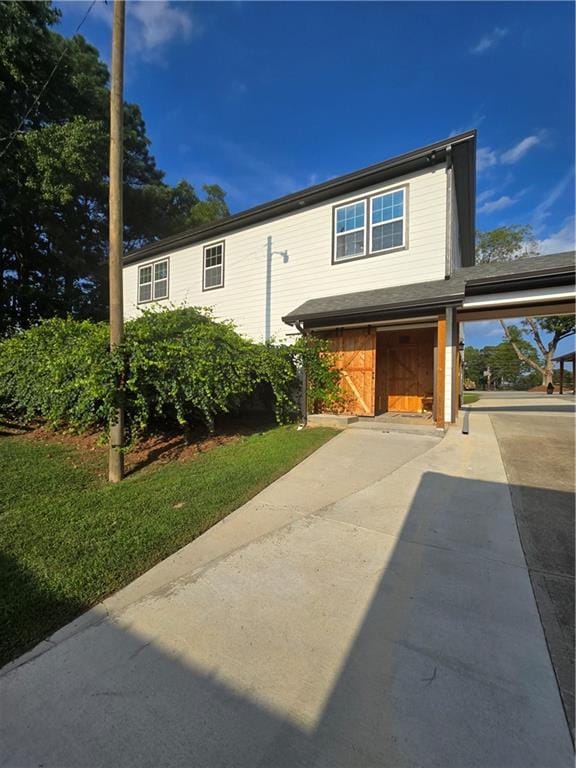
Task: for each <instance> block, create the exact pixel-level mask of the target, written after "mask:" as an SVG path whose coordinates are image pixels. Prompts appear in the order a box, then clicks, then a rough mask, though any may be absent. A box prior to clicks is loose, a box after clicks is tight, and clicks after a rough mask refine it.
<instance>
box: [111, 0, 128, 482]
mask: <svg viewBox="0 0 576 768" xmlns="http://www.w3.org/2000/svg"><path fill="white" fill-rule="evenodd" d="M125 14H126V8H125V3H124V0H114V20H113V26H112V84H111V88H110V174H109V175H110V193H109V207H108V221H109V251H108V278H109V296H110V349H111V350H113V349H114V348H115V347H117V346H118V345H119V344H121V343H122V339H123V336H124V310H123V299H122V250H123V211H122V161H123V117H124V95H123V85H124V19H125ZM117 386H118V385H117ZM116 395H117V396H118V407H117V409H116V411H115V412H114V413H113V414H112V417H111V419H110V444H109V453H108V480H109V481H110V482H111V483H117V482H119V481H120V480H122V477H123V476H124V453H123V451H122V448H123V447H124V403H123V402H122V393H121V392H120V391H119V389H117V391H116Z"/></svg>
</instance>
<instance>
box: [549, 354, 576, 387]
mask: <svg viewBox="0 0 576 768" xmlns="http://www.w3.org/2000/svg"><path fill="white" fill-rule="evenodd" d="M554 362H555V363H560V394H561V395H563V394H564V366H565V365H566V363H572V394H573V395H574V394H576V381H575V379H574V374H575V371H574V363H575V362H576V352H567V353H566V354H565V355H558V357H555V358H554Z"/></svg>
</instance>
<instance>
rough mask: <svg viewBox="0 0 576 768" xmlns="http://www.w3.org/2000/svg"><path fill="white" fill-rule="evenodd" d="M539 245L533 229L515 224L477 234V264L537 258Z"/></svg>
mask: <svg viewBox="0 0 576 768" xmlns="http://www.w3.org/2000/svg"><path fill="white" fill-rule="evenodd" d="M537 255H538V244H537V242H536V239H535V237H534V233H533V231H532V227H531V226H529V225H526V224H515V225H513V226H510V227H498V229H492V230H490V231H487V232H480V231H478V232H477V233H476V263H477V264H487V263H489V262H493V261H514V260H515V259H520V258H523V257H525V256H537Z"/></svg>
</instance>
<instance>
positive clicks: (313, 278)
mask: <svg viewBox="0 0 576 768" xmlns="http://www.w3.org/2000/svg"><path fill="white" fill-rule="evenodd" d="M400 186H406V187H407V188H408V189H409V192H407V197H406V199H407V201H408V200H409V216H405V230H406V231H405V246H404V248H402V249H396V250H394V249H393V250H391V251H389V252H387V253H386V256H385V258H379V257H374V258H359V259H350V260H344V261H342V262H338V263H334V250H335V247H336V246H335V242H334V240H335V235H336V233H335V224H334V220H335V216H334V207H335V206H336V207H341V206H346V205H349V204H352V203H354V202H357V201H358V199H359V198H366V199H367V198H368V197H370V196H376V197H377V196H380V195H383V194H386V193H388V192H391V191H393V190H396V189H398V188H399V187H400ZM446 199H447V195H446V167H445V165H437V166H434V167H432V168H429V169H427V170H425V171H419V172H416V173H411V174H406V175H405V176H402V177H398V178H396V179H393V180H391V181H390V183H389V184H382V183H381V184H379V185H377V186H375V185H373V186H371V187H369V188H366V189H365V190H362V191H361V192H360V193H359V192H355V193H354V194H352V195H341V196H339V197H336V198H334V199H332V200H329V201H326V202H323V203H320V204H319V205H314V206H307V207H303V208H302V209H300V210H295V211H294V212H293V213H291V214H287V215H284V216H280V217H278V218H276V219H271V220H269V221H264V222H262V223H260V224H257V225H254V226H251V227H247V228H245V229H238V230H236V231H232V232H229V233H227V234H226V243H225V245H226V247H225V265H224V266H225V276H224V277H225V280H224V285H223V287H222V288H220V289H219V290H215V291H210V292H204V291H203V290H202V288H203V251H204V247H205V246H207V245H211V244H212V243H214V240H213V239H212V240H208V239H207V240H206V241H205V242H203V243H202V242H199V243H194V244H193V245H189V246H186V247H185V248H180V249H179V250H175V251H172V252H171V253H170V304H171V305H174V306H179V305H182V304H186V305H187V306H200V307H201V306H206V305H209V306H211V307H212V308H213V312H214V316H215V317H216V318H221V319H228V320H232V321H233V322H234V323H235V324H236V326H237V328H238V330H239V331H240V332H241V333H243V334H245V335H246V336H248V337H250V338H253V339H255V340H262V339H263V338H265V337H266V335H267V334H269V335H272V336H275V337H276V338H278V339H282V338H286V334H292V333H294V328H291V327H290V326H287V325H285V324H284V323H283V322H282V316H283V315H286V314H288V312H291V311H292V310H293V309H295V308H296V307H298V306H299V305H300V304H303V303H304V302H305V301H306V300H307V299H315V298H321V297H323V296H334V295H338V294H342V293H352V292H354V291H368V290H372V289H373V288H385V287H392V286H397V285H407V284H410V283H419V282H424V281H427V280H442V279H443V278H444V275H445V262H446ZM366 213H367V216H368V215H369V211H368V210H367V212H366ZM137 286H138V264H137V263H136V264H130V265H127V266H126V267H125V268H124V307H125V314H126V317H127V318H128V317H136V316H137V315H138V314H139V309H138V306H137V295H138V293H137Z"/></svg>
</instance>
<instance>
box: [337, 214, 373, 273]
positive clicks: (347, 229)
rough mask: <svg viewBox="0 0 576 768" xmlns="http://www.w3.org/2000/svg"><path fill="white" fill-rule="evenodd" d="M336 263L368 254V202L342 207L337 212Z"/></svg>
mask: <svg viewBox="0 0 576 768" xmlns="http://www.w3.org/2000/svg"><path fill="white" fill-rule="evenodd" d="M334 226H335V232H334V237H335V242H336V247H335V249H334V261H345V260H346V259H356V258H358V257H359V256H364V254H365V253H366V201H365V200H360V202H358V203H351V204H350V205H342V206H340V207H339V208H336V210H335V216H334Z"/></svg>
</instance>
